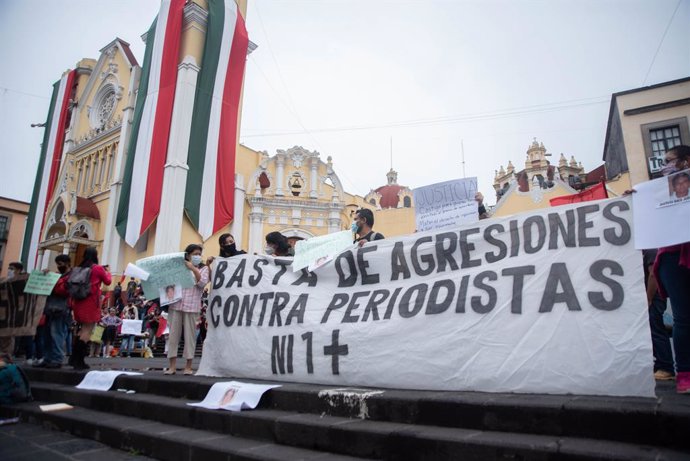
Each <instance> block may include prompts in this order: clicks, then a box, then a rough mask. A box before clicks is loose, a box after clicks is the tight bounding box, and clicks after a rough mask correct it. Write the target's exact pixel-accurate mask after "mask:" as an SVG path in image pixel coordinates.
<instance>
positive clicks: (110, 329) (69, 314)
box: [0, 146, 690, 393]
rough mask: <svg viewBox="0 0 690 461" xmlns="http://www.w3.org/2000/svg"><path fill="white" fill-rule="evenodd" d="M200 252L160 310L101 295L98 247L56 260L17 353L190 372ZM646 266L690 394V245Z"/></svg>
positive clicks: (667, 368)
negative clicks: (35, 321) (147, 359)
mask: <svg viewBox="0 0 690 461" xmlns="http://www.w3.org/2000/svg"><path fill="white" fill-rule="evenodd" d="M665 160H666V165H665V167H664V169H663V171H662V173H663V175H664V176H668V175H671V174H674V173H678V172H681V171H683V170H686V169H688V168H690V147H688V146H676V147H675V148H672V149H670V150H669V151H668V152H667V153H666V159H665ZM678 177H680V176H678ZM686 179H687V178H686V177H685V176H682V177H681V179H679V180H676V181H675V182H674V187H677V189H678V190H675V191H674V192H675V193H676V194H681V193H687V190H686V189H687V184H686V183H687V182H688V181H686ZM681 189H682V190H681ZM679 191H680V192H679ZM629 192H631V193H632V192H634V190H632V191H629ZM680 196H681V195H679V197H680ZM475 199H476V200H477V202H478V211H479V216H480V219H485V218H487V217H488V215H487V213H486V209H485V207H484V206H483V203H482V201H483V197H482V196H481V194H477V196H476V197H475ZM352 232H353V234H354V235H355V239H354V243H357V244H358V245H360V246H361V245H364V244H366V243H367V242H371V241H376V240H380V239H383V238H385V237H384V236H383V234H381V233H379V232H376V231H375V230H374V214H373V212H372V211H371V210H368V209H359V210H357V211H356V212H355V214H354V221H353V224H352ZM219 245H220V253H219V255H220V256H221V257H226V258H227V257H234V256H238V255H243V254H246V253H245V252H244V251H242V250H240V249H238V248H237V244H236V242H235V239H234V237H233V236H232V235H231V234H223V235H221V236H220V238H219ZM264 252H265V254H266V255H270V256H273V257H291V256H294V250H293V248H292V247H291V245H290V244H289V242H288V240H287V238H286V237H285V236H284V235H282V234H281V233H280V232H271V233H269V234H267V235H266V236H265V247H264ZM202 253H203V247H202V246H201V245H198V244H190V245H188V246H187V247H186V248H185V261H184V264H185V266H186V268H187V269H188V270H189V271H190V273H191V274H192V276H193V277H194V284H193V286H191V287H189V288H184V289H182V295H181V299H178V300H177V301H175V302H172V303H171V304H168V305H167V306H163V307H161V305H160V301H159V300H158V299H151V300H148V299H147V298H146V296H145V293H144V292H143V290H142V287H141V285H140V284H139V283H137V282H136V280H135V279H134V278H130V279H129V281H128V283H127V286H126V290H125V289H123V287H122V283H123V282H124V278H123V279H122V280H120V281H119V282H117V283H116V284H115V286H114V288H113V290H112V292H109V293H107V295H104V294H103V293H102V292H101V287H102V286H109V285H111V284H112V282H113V279H112V276H111V274H110V272H109V268H108V266H101V265H99V264H98V253H97V251H96V249H95V248H88V249H87V250H86V251H85V252H84V255H83V258H82V260H81V261H80V262H79V265H78V266H75V267H71V266H70V259H69V257H68V256H67V255H58V256H57V257H56V258H55V264H56V267H57V270H58V272H59V273H60V274H61V275H60V279H59V280H58V282H57V284H56V285H55V287H54V289H53V292H52V294H51V295H50V296H49V297H48V298H47V301H46V308H45V313H44V316H43V318H42V320H41V323H40V325H39V327H38V329H37V332H36V335H35V336H34V337H20V338H17V339H18V340H17V341H16V347H15V349H14V351H13V352H14V353H15V354H16V355H22V354H23V355H25V356H26V358H27V359H28V360H27V362H29V363H31V361H34V365H35V366H42V367H47V368H57V367H61V366H62V364H63V361H64V358H65V356H66V355H68V356H69V362H68V363H69V365H71V366H73V367H74V368H76V369H86V368H89V366H88V365H87V364H86V363H85V361H84V358H85V357H86V356H87V355H89V356H91V357H94V356H97V355H102V356H104V357H110V356H113V355H115V354H116V352H115V351H116V349H115V344H116V343H117V341H118V339H119V341H120V347H119V351H118V353H119V355H121V356H131V355H132V354H133V352H134V351H135V350H137V349H138V350H139V351H142V352H143V353H146V351H150V350H151V349H152V348H155V347H156V345H157V344H159V343H160V341H164V343H165V348H164V350H165V355H166V356H167V358H168V361H169V363H168V367H167V368H166V369H165V371H164V372H165V374H169V375H172V374H175V373H176V372H177V358H178V348H179V344H180V339H181V338H184V348H183V351H182V358H183V359H185V365H184V368H183V373H184V374H185V375H190V374H193V372H194V370H193V369H192V359H193V358H194V354H195V349H196V345H197V343H198V342H199V341H201V343H203V340H204V338H205V335H206V328H207V323H206V319H205V307H206V303H207V297H208V291H207V290H208V288H207V285H208V284H209V281H210V279H211V277H212V267H213V261H214V257H209V258H207V259H206V260H204V257H203V256H202ZM644 268H645V271H646V274H647V276H646V280H645V281H646V282H647V293H648V300H647V301H648V306H649V321H650V329H651V334H652V345H653V352H654V377H655V378H656V379H657V380H671V379H676V389H677V392H679V393H690V242H685V243H682V244H678V245H673V246H670V247H666V248H659V249H657V250H648V251H645V252H644ZM22 271H23V266H22V265H21V263H18V262H15V263H11V264H10V267H9V277H10V278H11V277H14V276H16V275H18V274H20V273H22ZM80 290H81V291H80ZM667 299H669V300H670V304H671V309H672V313H673V315H672V317H673V329H672V335H671V332H670V330H669V328H667V326H666V325H665V323H664V312H665V311H666V306H667V301H666V300H667ZM125 320H141V321H142V326H141V331H140V332H139V334H132V332H131V331H129V330H128V333H127V334H122V332H121V329H122V325H123V321H125ZM0 340H3V342H4V343H3V344H0V347H5V348H7V340H6V338H0ZM671 344H673V347H671ZM10 350H11V349H10Z"/></svg>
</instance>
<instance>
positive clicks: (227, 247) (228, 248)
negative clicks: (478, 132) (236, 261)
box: [220, 243, 237, 257]
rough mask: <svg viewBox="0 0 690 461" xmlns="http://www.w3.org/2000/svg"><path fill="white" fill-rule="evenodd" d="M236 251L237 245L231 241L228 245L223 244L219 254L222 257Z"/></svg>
mask: <svg viewBox="0 0 690 461" xmlns="http://www.w3.org/2000/svg"><path fill="white" fill-rule="evenodd" d="M236 252H237V245H236V244H235V243H231V244H230V245H223V246H222V247H221V250H220V255H221V256H223V257H227V256H232V255H234V254H235V253H236Z"/></svg>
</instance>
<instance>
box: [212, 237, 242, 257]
mask: <svg viewBox="0 0 690 461" xmlns="http://www.w3.org/2000/svg"><path fill="white" fill-rule="evenodd" d="M218 244H219V245H220V257H221V258H230V257H232V256H237V255H246V254H247V252H246V251H243V250H238V249H237V243H236V242H235V237H233V236H232V234H222V235H221V236H220V237H218Z"/></svg>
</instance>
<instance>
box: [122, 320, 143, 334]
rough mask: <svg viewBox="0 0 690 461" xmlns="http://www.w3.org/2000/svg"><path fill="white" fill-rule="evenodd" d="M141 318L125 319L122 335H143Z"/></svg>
mask: <svg viewBox="0 0 690 461" xmlns="http://www.w3.org/2000/svg"><path fill="white" fill-rule="evenodd" d="M141 322H142V321H141V320H132V319H123V320H122V330H121V331H120V334H122V335H141Z"/></svg>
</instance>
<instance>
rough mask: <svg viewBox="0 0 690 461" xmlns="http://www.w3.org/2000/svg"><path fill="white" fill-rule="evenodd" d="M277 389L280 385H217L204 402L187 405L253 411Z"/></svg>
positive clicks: (212, 388) (237, 382)
mask: <svg viewBox="0 0 690 461" xmlns="http://www.w3.org/2000/svg"><path fill="white" fill-rule="evenodd" d="M276 387H280V384H251V383H241V382H239V381H226V382H220V383H215V384H213V386H211V389H209V390H208V394H206V398H204V400H203V401H201V402H198V403H188V404H187V405H190V406H192V407H201V408H208V409H209V410H229V411H241V410H253V409H254V408H256V406H257V405H258V404H259V400H261V396H262V395H263V394H264V393H265V392H266V391H268V390H270V389H273V388H276Z"/></svg>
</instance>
